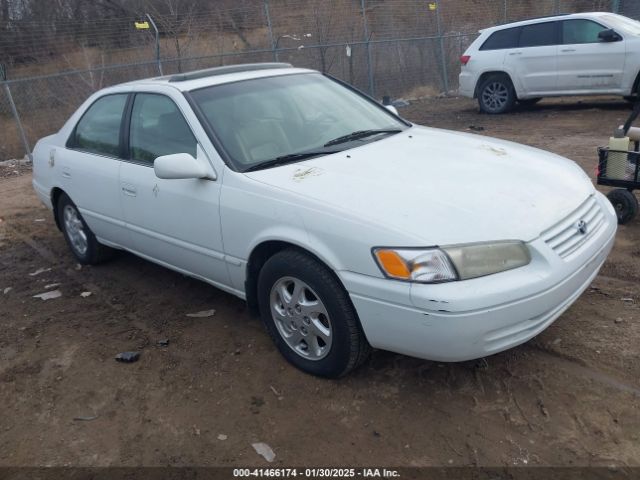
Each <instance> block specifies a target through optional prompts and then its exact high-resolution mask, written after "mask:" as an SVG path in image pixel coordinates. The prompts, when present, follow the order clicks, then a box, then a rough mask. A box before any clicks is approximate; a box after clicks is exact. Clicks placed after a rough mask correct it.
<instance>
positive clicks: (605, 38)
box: [598, 28, 622, 42]
mask: <svg viewBox="0 0 640 480" xmlns="http://www.w3.org/2000/svg"><path fill="white" fill-rule="evenodd" d="M598 39H599V40H600V41H601V42H619V41H620V40H622V37H621V36H620V35H618V33H617V32H616V31H615V30H614V29H612V28H610V29H608V30H602V31H601V32H600V33H598Z"/></svg>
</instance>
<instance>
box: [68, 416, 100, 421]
mask: <svg viewBox="0 0 640 480" xmlns="http://www.w3.org/2000/svg"><path fill="white" fill-rule="evenodd" d="M96 418H98V416H97V415H92V416H87V417H73V420H74V421H76V422H90V421H91V420H95V419H96Z"/></svg>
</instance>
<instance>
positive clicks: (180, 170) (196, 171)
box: [153, 153, 208, 180]
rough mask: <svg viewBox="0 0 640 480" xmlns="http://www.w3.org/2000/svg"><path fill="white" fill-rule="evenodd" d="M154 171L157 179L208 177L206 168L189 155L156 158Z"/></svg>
mask: <svg viewBox="0 0 640 480" xmlns="http://www.w3.org/2000/svg"><path fill="white" fill-rule="evenodd" d="M153 171H154V172H155V174H156V177H158V178H164V179H167V180H171V179H180V178H182V179H184V178H205V177H207V176H208V174H207V170H206V169H205V168H204V166H202V165H201V164H200V163H199V162H198V161H197V160H196V159H195V158H193V157H192V156H191V155H189V154H188V153H175V154H173V155H163V156H162V157H158V158H156V160H155V162H153Z"/></svg>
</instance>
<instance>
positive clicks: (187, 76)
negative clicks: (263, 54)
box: [169, 63, 293, 82]
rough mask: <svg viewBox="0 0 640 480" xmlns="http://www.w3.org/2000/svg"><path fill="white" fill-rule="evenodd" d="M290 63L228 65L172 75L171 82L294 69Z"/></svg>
mask: <svg viewBox="0 0 640 480" xmlns="http://www.w3.org/2000/svg"><path fill="white" fill-rule="evenodd" d="M292 67H293V65H291V64H290V63H243V64H239V65H226V66H224V67H214V68H206V69H204V70H195V71H193V72H187V73H178V74H177V75H171V76H170V77H169V82H185V81H187V80H196V79H198V78H206V77H213V76H215V75H226V74H227V73H238V72H252V71H255V70H270V69H274V68H292Z"/></svg>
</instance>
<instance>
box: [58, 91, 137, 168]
mask: <svg viewBox="0 0 640 480" xmlns="http://www.w3.org/2000/svg"><path fill="white" fill-rule="evenodd" d="M127 97H128V94H114V95H106V96H104V97H102V98H99V99H98V100H96V101H95V102H94V103H93V105H91V106H90V107H89V108H88V109H87V111H86V112H85V113H84V115H83V116H82V118H81V119H80V121H79V122H78V124H77V125H76V128H75V130H74V131H73V134H72V136H71V138H70V139H69V144H68V146H69V147H70V148H77V149H80V150H86V151H87V152H92V153H97V154H100V155H108V156H111V157H119V156H120V124H121V123H122V116H123V113H124V106H125V104H126V103H127Z"/></svg>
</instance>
